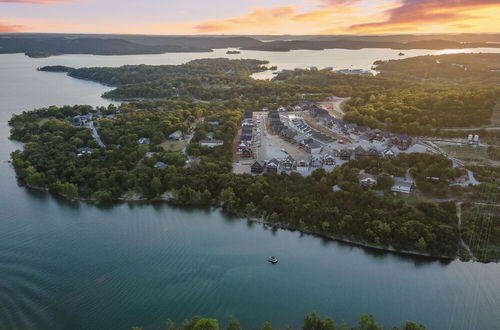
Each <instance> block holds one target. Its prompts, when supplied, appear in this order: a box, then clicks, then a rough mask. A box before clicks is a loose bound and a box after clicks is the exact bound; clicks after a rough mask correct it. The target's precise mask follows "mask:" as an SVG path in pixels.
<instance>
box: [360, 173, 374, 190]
mask: <svg viewBox="0 0 500 330" xmlns="http://www.w3.org/2000/svg"><path fill="white" fill-rule="evenodd" d="M358 182H359V185H360V186H361V187H363V188H373V187H375V186H376V185H377V183H378V182H377V177H376V176H375V175H372V174H368V173H365V172H363V171H361V172H360V173H359V175H358Z"/></svg>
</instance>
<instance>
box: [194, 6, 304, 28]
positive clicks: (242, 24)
mask: <svg viewBox="0 0 500 330" xmlns="http://www.w3.org/2000/svg"><path fill="white" fill-rule="evenodd" d="M297 7H298V6H282V7H275V8H271V9H263V8H261V7H254V8H253V9H252V11H251V12H249V13H248V14H245V15H240V16H234V17H231V18H227V19H222V20H212V21H206V22H202V23H200V24H198V25H196V26H195V29H196V30H197V31H198V32H200V33H210V32H220V31H226V30H241V29H249V28H250V29H251V28H252V27H253V28H256V29H257V28H258V27H259V26H262V25H265V27H266V28H267V29H269V28H272V27H274V26H277V25H279V24H280V23H283V20H284V19H290V18H291V17H292V16H293V15H295V13H296V10H297Z"/></svg>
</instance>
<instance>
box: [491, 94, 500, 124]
mask: <svg viewBox="0 0 500 330" xmlns="http://www.w3.org/2000/svg"><path fill="white" fill-rule="evenodd" d="M491 126H500V100H498V101H497V103H496V105H495V107H494V108H493V114H492V115H491Z"/></svg>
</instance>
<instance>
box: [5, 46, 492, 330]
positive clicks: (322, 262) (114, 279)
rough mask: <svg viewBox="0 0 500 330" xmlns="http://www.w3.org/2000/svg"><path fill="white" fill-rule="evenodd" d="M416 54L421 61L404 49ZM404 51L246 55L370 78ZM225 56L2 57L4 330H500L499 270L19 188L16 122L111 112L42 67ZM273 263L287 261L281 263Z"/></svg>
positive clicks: (79, 83) (213, 216)
mask: <svg viewBox="0 0 500 330" xmlns="http://www.w3.org/2000/svg"><path fill="white" fill-rule="evenodd" d="M413 52H419V54H420V52H421V51H405V53H406V54H407V55H410V54H414V53H413ZM397 53H398V51H394V50H361V51H346V50H328V51H324V52H323V53H321V52H317V51H296V52H290V53H268V52H250V51H249V52H246V51H244V52H242V54H241V55H240V56H241V57H246V56H248V57H250V58H260V59H270V60H271V64H273V65H278V66H279V67H280V69H283V68H294V67H305V66H311V65H315V66H318V67H323V66H334V67H338V68H342V67H349V66H350V64H348V63H351V62H350V61H349V60H352V63H353V67H356V68H358V67H359V68H369V67H370V66H371V63H369V62H370V61H372V59H374V60H375V59H387V58H389V57H391V56H395V57H397ZM427 53H429V52H427ZM432 53H434V52H432ZM298 54H301V55H300V56H298ZM220 56H226V55H225V51H216V52H214V53H207V54H164V55H147V56H89V55H65V56H59V57H52V58H47V59H29V58H28V57H25V56H23V55H21V54H11V55H0V329H26V328H33V329H130V328H131V327H132V326H136V325H138V326H143V328H144V329H160V328H162V327H163V328H162V329H164V325H165V322H166V320H167V319H169V318H170V319H173V320H175V321H176V322H180V321H182V320H183V319H185V318H188V317H191V316H193V315H203V316H207V317H216V318H219V319H227V317H228V316H230V315H234V316H236V317H237V318H238V319H240V321H241V322H242V324H243V325H244V326H246V327H254V328H256V327H258V326H259V325H261V324H262V323H263V322H264V321H266V320H268V321H271V322H272V323H273V324H274V325H275V326H276V327H280V328H283V327H285V326H287V325H290V326H295V327H298V326H299V325H300V324H301V322H302V317H303V315H304V314H306V313H308V312H310V311H313V310H315V311H317V312H319V313H321V314H323V315H331V316H332V317H334V318H336V319H337V320H346V321H347V322H349V323H350V324H353V323H354V322H356V320H357V319H358V316H359V314H360V313H363V312H364V313H370V314H373V315H375V316H376V318H377V320H378V321H379V322H381V323H382V324H384V325H385V326H387V327H388V326H391V325H396V324H398V325H399V324H401V323H402V322H403V321H404V320H414V321H416V322H419V323H422V324H424V325H426V326H427V327H428V329H499V328H500V313H499V311H500V264H479V263H474V262H460V261H454V262H450V263H443V262H439V261H433V260H429V259H425V258H413V257H407V256H400V255H397V254H393V253H381V252H376V251H373V250H368V249H363V248H359V247H353V246H349V245H345V244H340V243H336V242H328V241H325V240H323V239H320V238H315V237H312V236H307V235H301V234H300V233H298V232H289V231H284V230H278V231H272V230H268V229H266V228H264V227H262V226H261V225H257V224H250V223H248V222H247V221H245V220H241V219H235V218H232V217H228V216H226V215H224V214H222V213H221V212H220V211H218V210H200V209H198V210H186V209H180V208H174V207H170V206H167V205H163V204H142V203H123V204H120V205H116V206H114V207H110V208H102V207H97V206H95V205H92V204H86V203H76V202H74V203H73V202H67V201H63V200H59V199H57V198H54V197H52V196H50V195H48V194H46V193H42V192H33V191H28V190H27V189H24V188H22V187H19V186H18V185H17V183H16V180H15V176H14V170H13V169H12V167H11V166H10V165H9V163H8V160H9V154H10V152H11V151H13V150H15V149H19V148H21V147H22V145H21V144H20V143H17V142H13V141H9V140H8V135H9V127H8V125H7V121H8V119H9V118H10V116H11V114H12V113H16V112H17V113H18V112H21V111H23V110H30V109H33V108H36V107H41V106H48V105H52V104H54V105H64V104H91V105H106V104H108V103H109V102H108V101H106V100H103V99H102V98H100V95H101V94H102V93H104V92H105V91H108V90H109V88H108V87H105V86H101V85H99V84H97V83H93V82H89V81H83V80H76V79H72V78H69V77H67V76H65V75H64V74H58V73H48V72H37V71H36V70H35V69H36V67H39V66H43V65H56V64H62V65H69V66H74V67H83V66H119V65H123V64H139V63H145V64H179V63H184V62H186V61H188V60H191V59H195V58H204V57H220ZM232 56H234V55H232ZM382 56H386V57H382ZM365 57H366V58H365ZM363 58H365V59H364V60H363ZM348 61H349V62H348ZM269 255H276V256H278V257H279V259H280V262H279V263H278V264H277V265H271V264H269V263H268V262H266V258H267V257H268V256H269Z"/></svg>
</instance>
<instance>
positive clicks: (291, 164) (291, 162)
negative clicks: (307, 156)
mask: <svg viewBox="0 0 500 330" xmlns="http://www.w3.org/2000/svg"><path fill="white" fill-rule="evenodd" d="M280 166H281V169H282V170H283V171H293V170H294V169H295V159H293V157H292V156H290V155H289V156H288V157H286V158H285V159H284V160H283V161H282V162H281V164H280Z"/></svg>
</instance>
